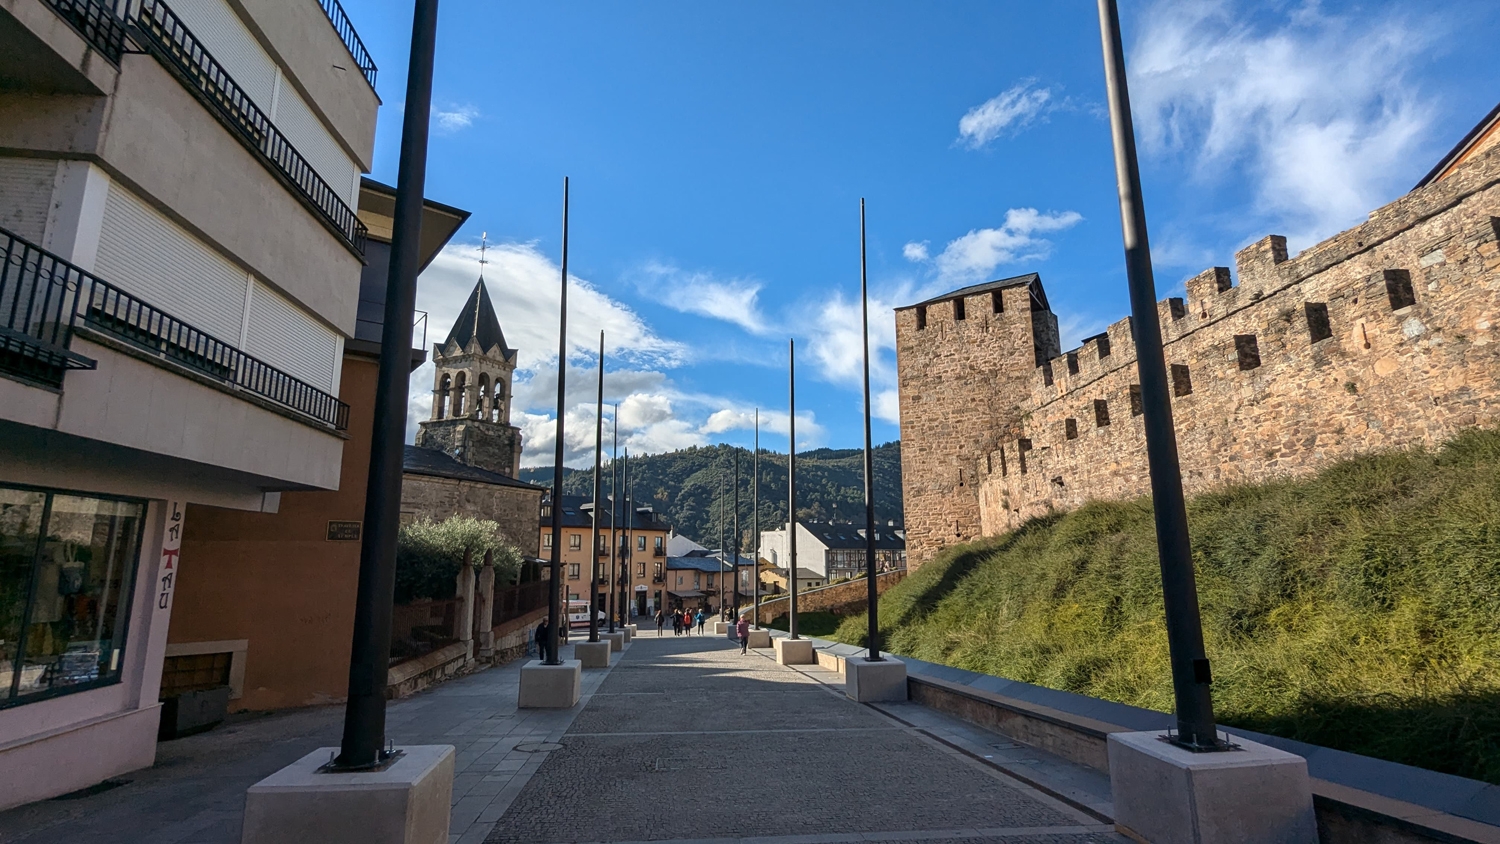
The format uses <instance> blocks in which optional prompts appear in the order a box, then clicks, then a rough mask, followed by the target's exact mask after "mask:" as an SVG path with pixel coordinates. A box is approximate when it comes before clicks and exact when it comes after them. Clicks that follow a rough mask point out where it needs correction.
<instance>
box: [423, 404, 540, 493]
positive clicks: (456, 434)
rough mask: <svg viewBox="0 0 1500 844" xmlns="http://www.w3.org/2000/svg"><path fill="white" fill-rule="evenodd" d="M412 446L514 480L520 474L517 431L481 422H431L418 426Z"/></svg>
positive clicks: (457, 420)
mask: <svg viewBox="0 0 1500 844" xmlns="http://www.w3.org/2000/svg"><path fill="white" fill-rule="evenodd" d="M416 444H417V446H418V447H420V448H430V449H433V450H434V451H441V452H443V453H444V454H446V455H448V456H450V457H453V456H454V455H455V454H458V453H460V450H462V451H461V454H462V456H459V457H456V458H455V459H457V460H458V461H459V462H460V463H467V464H469V465H470V466H478V467H479V468H481V469H488V470H489V471H491V472H498V473H500V474H502V475H505V476H506V477H508V478H514V477H515V476H516V475H517V474H518V473H519V472H520V470H521V429H520V428H517V427H515V426H514V425H509V424H505V423H503V422H486V421H484V420H482V419H470V418H465V417H461V418H458V419H451V418H450V419H433V420H429V421H426V422H422V423H420V424H419V428H418V431H417V440H416Z"/></svg>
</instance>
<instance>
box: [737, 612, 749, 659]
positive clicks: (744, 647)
mask: <svg viewBox="0 0 1500 844" xmlns="http://www.w3.org/2000/svg"><path fill="white" fill-rule="evenodd" d="M734 635H736V636H738V637H740V655H741V656H743V655H744V654H746V653H748V652H749V650H750V622H749V621H747V620H746V619H745V617H744V616H740V620H739V621H737V622H735V625H734Z"/></svg>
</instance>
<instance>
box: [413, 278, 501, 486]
mask: <svg viewBox="0 0 1500 844" xmlns="http://www.w3.org/2000/svg"><path fill="white" fill-rule="evenodd" d="M432 362H433V363H434V364H435V365H436V367H437V370H436V372H434V373H433V386H432V418H431V419H428V420H427V421H425V422H421V423H419V426H418V431H417V445H418V446H419V447H421V448H431V449H434V450H437V451H441V452H443V453H444V454H447V455H449V456H451V457H453V458H454V459H456V460H458V461H459V462H462V463H467V464H469V465H470V466H478V467H479V468H481V469H488V470H490V471H491V472H499V473H500V474H502V475H506V476H508V477H512V478H513V477H515V476H516V473H517V472H518V471H520V466H521V430H520V429H519V428H517V427H515V426H514V425H512V424H510V399H511V376H512V375H513V374H514V373H515V370H516V352H515V350H513V349H511V348H509V347H507V346H506V345H505V334H504V333H502V332H501V331H500V320H499V319H498V318H497V317H496V316H495V306H494V305H493V304H491V302H490V294H489V291H487V290H486V289H485V286H484V277H483V276H480V278H479V283H478V284H476V285H474V292H473V293H471V294H469V301H468V302H466V303H464V308H463V311H461V312H460V313H459V315H458V319H457V320H456V321H455V322H454V323H453V330H452V331H450V332H448V339H446V340H444V341H443V342H442V343H440V344H438V345H436V346H433V347H432Z"/></svg>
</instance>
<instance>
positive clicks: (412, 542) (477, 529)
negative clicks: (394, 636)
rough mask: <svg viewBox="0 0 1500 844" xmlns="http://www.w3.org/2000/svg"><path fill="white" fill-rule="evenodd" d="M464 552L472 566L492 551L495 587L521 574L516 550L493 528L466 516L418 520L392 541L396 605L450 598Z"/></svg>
mask: <svg viewBox="0 0 1500 844" xmlns="http://www.w3.org/2000/svg"><path fill="white" fill-rule="evenodd" d="M465 551H468V552H470V553H471V559H472V561H473V563H474V565H476V566H477V565H479V564H480V563H481V562H482V561H483V560H484V554H485V552H486V551H491V552H493V560H494V563H495V585H496V586H500V585H501V584H508V583H511V582H513V581H515V579H516V577H517V575H518V574H519V573H520V570H521V551H520V549H518V548H516V546H514V545H512V544H510V543H509V542H507V541H506V540H504V539H503V538H501V536H500V525H499V524H498V523H496V522H493V521H490V520H489V519H475V518H473V517H470V516H452V517H450V518H447V519H444V520H443V521H441V522H434V521H432V520H431V519H421V520H418V521H415V522H412V523H411V524H408V525H403V526H402V528H401V532H400V534H398V535H397V538H396V603H398V604H404V603H408V602H410V601H415V600H420V599H423V598H430V599H435V600H443V599H446V598H452V597H453V596H454V594H455V589H456V587H457V580H458V570H459V568H461V567H462V566H463V562H464V552H465Z"/></svg>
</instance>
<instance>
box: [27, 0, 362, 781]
mask: <svg viewBox="0 0 1500 844" xmlns="http://www.w3.org/2000/svg"><path fill="white" fill-rule="evenodd" d="M374 79H375V66H374V64H373V63H372V62H371V61H370V59H369V57H368V55H367V53H366V51H365V49H364V47H363V45H362V44H361V43H360V41H359V37H358V35H357V34H355V31H354V29H353V27H352V26H351V25H350V22H349V21H348V19H347V18H346V17H345V16H344V13H343V10H342V9H341V7H340V6H339V4H338V2H337V0H171V2H170V3H168V2H165V0H120V2H114V1H113V0H109V1H108V2H106V0H0V442H3V443H4V448H3V449H0V808H5V807H8V806H13V805H17V804H20V803H25V802H29V801H33V800H38V799H42V798H46V797H52V796H55V795H58V794H63V793H66V792H70V791H73V790H76V789H79V788H83V787H86V786H89V785H92V784H94V783H97V782H99V781H101V780H104V779H107V778H109V777H112V776H116V775H118V774H121V773H124V772H126V771H129V770H133V769H136V768H141V767H145V766H148V765H150V764H151V763H152V762H153V760H154V758H155V750H156V734H157V724H158V720H159V712H158V692H159V688H160V683H161V672H162V667H163V656H164V653H165V650H166V644H167V631H168V624H169V621H170V617H171V613H172V608H173V602H174V590H175V587H176V579H177V575H178V572H177V566H178V562H179V553H180V551H181V547H182V539H183V532H184V526H185V520H186V519H188V518H190V517H191V516H190V511H189V505H211V506H214V507H220V508H228V509H233V510H241V511H251V512H275V511H277V510H278V509H279V507H280V503H281V502H280V498H281V495H282V493H284V492H289V491H296V490H303V491H306V490H331V489H335V488H337V487H338V485H339V480H340V472H341V464H342V457H343V446H344V442H345V437H346V436H347V435H346V433H345V431H346V429H347V427H348V424H349V420H348V417H349V407H348V405H347V404H346V403H345V402H343V401H341V400H340V398H339V395H340V392H341V390H340V388H341V377H342V373H343V367H342V361H343V356H344V348H345V343H346V341H347V340H348V339H349V338H351V337H353V336H354V334H355V325H356V319H357V307H358V302H359V292H360V274H361V268H362V267H363V266H364V263H365V261H364V247H365V237H366V228H365V225H364V224H363V223H361V222H360V220H359V218H358V216H357V213H356V208H357V205H358V192H359V186H360V182H359V179H360V174H361V173H362V172H364V171H367V170H369V168H370V159H371V154H372V150H373V144H374V132H375V117H376V111H377V108H378V106H379V104H380V100H379V98H378V97H377V96H376V93H375V89H374Z"/></svg>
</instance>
